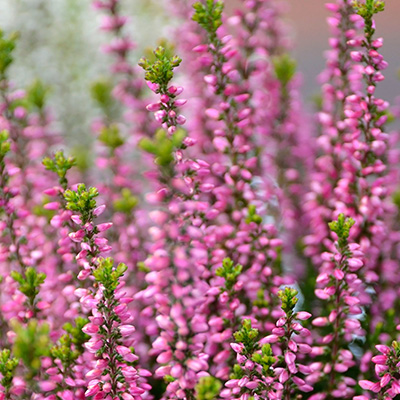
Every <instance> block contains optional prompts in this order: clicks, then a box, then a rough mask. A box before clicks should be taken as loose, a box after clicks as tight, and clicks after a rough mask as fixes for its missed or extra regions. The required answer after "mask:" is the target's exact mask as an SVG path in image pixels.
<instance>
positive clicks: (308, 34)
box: [288, 0, 400, 100]
mask: <svg viewBox="0 0 400 400" xmlns="http://www.w3.org/2000/svg"><path fill="white" fill-rule="evenodd" d="M288 3H289V4H290V8H291V10H290V13H289V16H288V17H289V19H290V20H291V22H292V24H293V26H294V30H295V41H296V44H297V46H296V49H295V56H296V58H297V60H298V62H299V69H300V71H301V72H302V74H303V76H304V93H305V95H306V96H311V95H312V94H313V93H316V92H318V84H317V82H316V77H317V75H318V74H319V73H320V72H321V70H322V69H323V68H324V64H325V61H324V58H323V52H324V51H325V50H326V49H327V46H328V37H329V30H328V27H327V24H326V17H327V16H328V15H329V13H328V12H327V11H326V9H325V1H323V0H288ZM399 17H400V1H399V0H386V10H385V12H383V13H381V14H379V15H377V17H376V22H377V30H376V35H377V36H383V37H384V39H385V42H384V47H383V48H382V53H383V55H384V57H385V59H386V61H388V62H389V68H387V69H386V71H384V74H385V76H386V80H385V81H384V82H382V83H380V84H379V94H380V95H381V96H382V97H384V98H385V99H387V100H393V99H394V98H395V97H396V96H398V95H400V80H399V79H398V70H399V69H400V24H399Z"/></svg>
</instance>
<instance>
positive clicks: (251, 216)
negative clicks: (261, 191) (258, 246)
mask: <svg viewBox="0 0 400 400" xmlns="http://www.w3.org/2000/svg"><path fill="white" fill-rule="evenodd" d="M251 222H255V223H256V224H257V225H259V224H261V222H262V217H261V216H260V215H258V214H257V213H256V206H255V205H254V204H250V205H249V208H248V215H247V218H246V223H247V224H250V223H251Z"/></svg>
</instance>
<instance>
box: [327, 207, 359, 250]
mask: <svg viewBox="0 0 400 400" xmlns="http://www.w3.org/2000/svg"><path fill="white" fill-rule="evenodd" d="M354 224H355V221H354V219H353V218H345V216H344V214H340V215H339V216H338V219H337V221H332V222H330V223H329V228H330V229H331V231H332V232H335V233H336V235H337V236H338V245H339V248H340V249H344V248H346V247H347V239H348V237H349V234H350V229H351V227H352V226H353V225H354Z"/></svg>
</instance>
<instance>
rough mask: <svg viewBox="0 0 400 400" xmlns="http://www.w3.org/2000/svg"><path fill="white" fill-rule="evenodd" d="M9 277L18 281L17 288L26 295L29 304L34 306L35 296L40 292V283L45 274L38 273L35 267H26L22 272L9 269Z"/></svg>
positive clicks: (43, 279)
mask: <svg viewBox="0 0 400 400" xmlns="http://www.w3.org/2000/svg"><path fill="white" fill-rule="evenodd" d="M11 277H12V278H13V279H14V280H15V281H16V282H18V283H19V287H18V289H19V291H20V292H21V293H23V294H24V295H25V296H26V297H27V299H28V303H29V304H30V306H34V305H35V301H36V296H37V295H38V294H39V292H40V285H42V284H43V283H44V281H45V279H46V274H43V273H38V272H37V271H36V269H35V268H32V267H28V268H26V269H25V271H24V274H21V273H19V272H17V271H11Z"/></svg>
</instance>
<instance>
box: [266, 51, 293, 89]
mask: <svg viewBox="0 0 400 400" xmlns="http://www.w3.org/2000/svg"><path fill="white" fill-rule="evenodd" d="M272 64H273V66H274V70H275V75H276V77H277V78H278V80H279V81H280V82H281V84H282V86H283V87H286V86H287V85H288V83H289V82H290V81H291V80H292V79H293V77H294V75H295V73H296V67H297V63H296V60H294V59H293V58H292V57H290V55H289V54H283V55H281V56H276V57H273V58H272Z"/></svg>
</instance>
